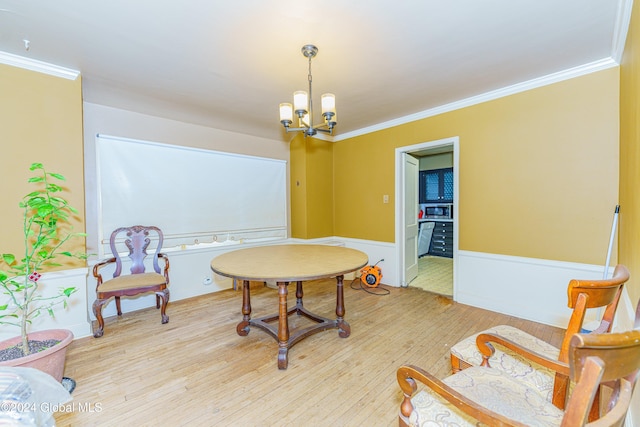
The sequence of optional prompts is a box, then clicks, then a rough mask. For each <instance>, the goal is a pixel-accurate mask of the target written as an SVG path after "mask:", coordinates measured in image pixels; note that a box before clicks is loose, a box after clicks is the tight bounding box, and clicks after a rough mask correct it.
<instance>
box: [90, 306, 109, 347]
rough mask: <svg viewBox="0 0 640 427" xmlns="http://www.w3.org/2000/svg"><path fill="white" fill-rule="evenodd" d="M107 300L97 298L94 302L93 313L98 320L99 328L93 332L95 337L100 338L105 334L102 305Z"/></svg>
mask: <svg viewBox="0 0 640 427" xmlns="http://www.w3.org/2000/svg"><path fill="white" fill-rule="evenodd" d="M105 302H107V300H104V299H97V300H95V301H94V302H93V314H94V315H95V316H96V319H97V320H98V328H97V329H96V330H95V331H94V332H93V336H94V337H95V338H100V337H101V336H102V335H104V319H103V318H102V306H103V305H104V303H105Z"/></svg>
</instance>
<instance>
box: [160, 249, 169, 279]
mask: <svg viewBox="0 0 640 427" xmlns="http://www.w3.org/2000/svg"><path fill="white" fill-rule="evenodd" d="M158 258H162V260H163V261H164V268H163V269H162V274H163V275H164V278H165V279H166V280H167V285H168V284H169V257H168V256H167V254H165V253H163V252H160V253H158Z"/></svg>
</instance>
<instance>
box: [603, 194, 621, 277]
mask: <svg viewBox="0 0 640 427" xmlns="http://www.w3.org/2000/svg"><path fill="white" fill-rule="evenodd" d="M619 213H620V205H616V210H615V212H614V213H613V224H611V237H610V238H609V248H608V249H607V260H606V261H605V263H604V274H603V275H602V278H603V279H607V278H608V277H609V262H610V261H611V251H612V249H613V240H614V238H615V236H616V229H617V225H618V214H619Z"/></svg>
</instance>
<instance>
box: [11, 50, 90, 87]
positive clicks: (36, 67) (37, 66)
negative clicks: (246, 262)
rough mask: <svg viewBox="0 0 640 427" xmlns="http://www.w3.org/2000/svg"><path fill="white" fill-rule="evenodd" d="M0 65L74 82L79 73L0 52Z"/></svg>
mask: <svg viewBox="0 0 640 427" xmlns="http://www.w3.org/2000/svg"><path fill="white" fill-rule="evenodd" d="M0 63H1V64H6V65H11V66H14V67H18V68H24V69H26V70H31V71H36V72H38V73H44V74H49V75H51V76H55V77H62V78H63V79H68V80H75V79H77V78H78V76H79V75H80V71H77V70H72V69H71V68H64V67H60V66H58V65H53V64H49V63H47V62H43V61H37V60H35V59H31V58H25V57H24V56H18V55H14V54H12V53H8V52H2V51H0Z"/></svg>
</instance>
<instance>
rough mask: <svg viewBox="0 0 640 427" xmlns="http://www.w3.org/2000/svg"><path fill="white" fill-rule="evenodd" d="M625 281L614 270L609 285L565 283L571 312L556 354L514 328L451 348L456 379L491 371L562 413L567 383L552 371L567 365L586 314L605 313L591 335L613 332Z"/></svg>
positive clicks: (620, 269) (624, 273) (623, 272)
mask: <svg viewBox="0 0 640 427" xmlns="http://www.w3.org/2000/svg"><path fill="white" fill-rule="evenodd" d="M627 280H629V271H628V270H627V268H626V267H625V266H623V265H618V266H616V268H615V270H614V272H613V277H612V278H611V279H605V280H571V281H570V282H569V286H568V289H567V294H568V306H569V308H571V309H573V311H572V314H571V317H570V319H569V324H568V326H567V329H566V331H565V334H564V337H563V340H562V345H561V347H560V348H556V347H554V346H553V345H551V344H549V343H547V342H545V341H543V340H541V339H539V338H537V337H535V336H533V335H530V334H528V333H526V332H524V331H522V330H519V329H517V328H514V327H512V326H507V325H500V326H495V327H493V328H489V329H487V330H484V331H482V332H480V333H478V334H475V335H472V336H470V337H468V338H465V339H464V340H462V341H460V342H458V343H457V344H455V345H453V346H452V347H451V349H450V350H451V368H452V371H453V372H454V373H455V372H458V371H460V370H462V369H465V368H468V367H470V366H479V365H485V366H491V367H493V368H495V369H498V370H501V371H503V372H505V373H507V374H509V375H511V376H513V377H515V378H518V379H519V380H521V381H524V382H526V383H528V384H529V386H531V387H532V388H533V389H534V390H537V391H538V393H539V394H540V396H541V397H543V398H544V399H546V400H548V401H551V402H553V403H554V404H555V405H556V406H557V407H558V408H560V409H562V408H564V404H565V400H566V394H567V384H568V378H567V376H566V375H564V374H562V373H558V372H557V371H554V369H553V366H555V364H554V362H557V361H560V362H563V363H567V358H568V351H569V342H570V340H571V337H572V336H573V334H575V333H578V332H580V331H581V329H582V327H583V322H584V318H585V314H586V311H587V309H595V308H601V309H604V314H603V316H602V320H601V322H600V325H599V327H598V328H597V329H596V330H595V331H594V332H599V333H604V332H610V331H611V326H612V322H613V318H614V315H615V312H616V309H617V306H618V301H619V300H620V295H621V293H622V288H623V286H624V284H625V282H627Z"/></svg>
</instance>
